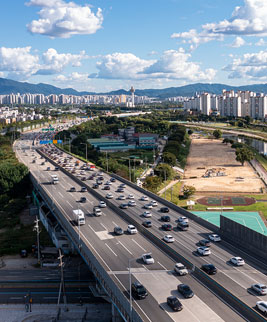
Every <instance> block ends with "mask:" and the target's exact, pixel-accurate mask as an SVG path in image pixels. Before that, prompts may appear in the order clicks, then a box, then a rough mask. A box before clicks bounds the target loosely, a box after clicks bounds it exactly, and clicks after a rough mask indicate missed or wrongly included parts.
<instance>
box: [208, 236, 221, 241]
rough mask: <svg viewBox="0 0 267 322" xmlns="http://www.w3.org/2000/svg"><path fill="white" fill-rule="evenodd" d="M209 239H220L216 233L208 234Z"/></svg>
mask: <svg viewBox="0 0 267 322" xmlns="http://www.w3.org/2000/svg"><path fill="white" fill-rule="evenodd" d="M209 239H210V240H212V241H214V242H220V241H221V237H220V236H219V235H217V234H210V235H209Z"/></svg>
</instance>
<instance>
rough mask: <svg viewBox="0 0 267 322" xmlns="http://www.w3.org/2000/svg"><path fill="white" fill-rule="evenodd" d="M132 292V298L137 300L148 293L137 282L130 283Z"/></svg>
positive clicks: (143, 297)
mask: <svg viewBox="0 0 267 322" xmlns="http://www.w3.org/2000/svg"><path fill="white" fill-rule="evenodd" d="M132 294H133V297H134V298H136V299H139V300H141V299H145V298H146V297H147V295H148V294H147V290H146V289H145V287H144V286H143V285H142V284H141V283H139V282H135V283H133V284H132Z"/></svg>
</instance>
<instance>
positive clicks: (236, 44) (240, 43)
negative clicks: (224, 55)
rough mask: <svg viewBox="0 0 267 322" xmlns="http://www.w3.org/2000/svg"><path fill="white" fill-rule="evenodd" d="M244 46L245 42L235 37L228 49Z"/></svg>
mask: <svg viewBox="0 0 267 322" xmlns="http://www.w3.org/2000/svg"><path fill="white" fill-rule="evenodd" d="M245 44H246V42H245V40H244V39H243V38H242V37H239V36H237V37H236V38H235V40H234V41H233V43H232V44H231V45H230V47H233V48H239V47H241V46H244V45H245Z"/></svg>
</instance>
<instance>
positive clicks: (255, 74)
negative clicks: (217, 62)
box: [223, 51, 267, 80]
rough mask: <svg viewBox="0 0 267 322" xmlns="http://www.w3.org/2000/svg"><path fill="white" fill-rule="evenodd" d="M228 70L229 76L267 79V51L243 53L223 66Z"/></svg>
mask: <svg viewBox="0 0 267 322" xmlns="http://www.w3.org/2000/svg"><path fill="white" fill-rule="evenodd" d="M223 70H225V71H229V72H230V74H229V76H228V77H229V78H231V79H233V78H247V79H255V78H257V79H260V80H267V51H260V52H258V53H249V54H244V55H243V56H242V57H241V58H235V59H233V61H232V63H231V64H229V65H227V66H225V67H224V68H223Z"/></svg>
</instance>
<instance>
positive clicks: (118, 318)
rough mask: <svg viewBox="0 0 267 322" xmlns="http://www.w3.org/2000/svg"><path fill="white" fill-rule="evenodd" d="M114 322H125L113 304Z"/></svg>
mask: <svg viewBox="0 0 267 322" xmlns="http://www.w3.org/2000/svg"><path fill="white" fill-rule="evenodd" d="M111 312H112V322H123V319H122V317H121V316H120V313H119V312H118V310H117V309H116V307H115V306H114V305H113V304H112V309H111Z"/></svg>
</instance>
